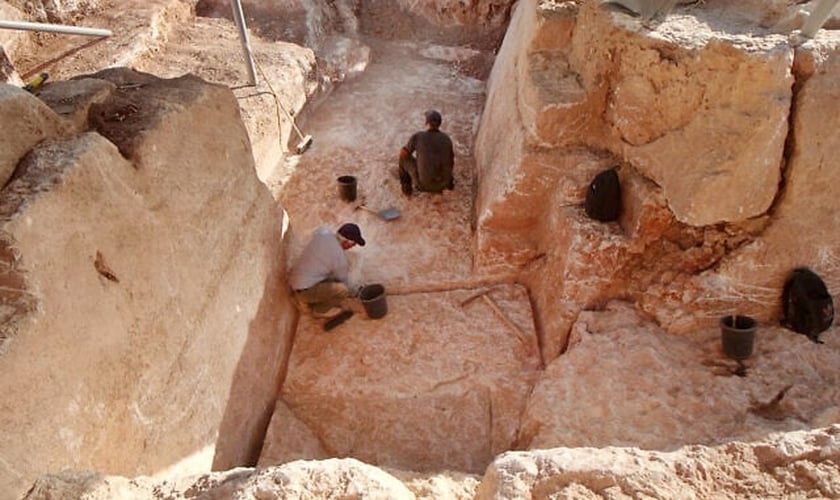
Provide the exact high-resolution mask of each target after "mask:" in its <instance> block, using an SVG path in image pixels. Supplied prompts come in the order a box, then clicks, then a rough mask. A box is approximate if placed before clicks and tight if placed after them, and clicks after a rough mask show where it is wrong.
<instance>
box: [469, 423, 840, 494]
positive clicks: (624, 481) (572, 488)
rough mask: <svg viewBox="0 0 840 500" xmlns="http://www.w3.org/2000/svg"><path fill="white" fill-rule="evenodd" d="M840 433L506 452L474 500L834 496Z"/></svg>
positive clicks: (839, 491) (839, 429)
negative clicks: (665, 446)
mask: <svg viewBox="0 0 840 500" xmlns="http://www.w3.org/2000/svg"><path fill="white" fill-rule="evenodd" d="M838 444H840V427H838V426H836V425H835V426H832V427H830V428H827V429H823V430H816V431H811V432H792V433H788V434H782V435H776V436H771V437H769V438H768V439H766V440H764V441H762V442H757V443H730V444H727V445H724V446H720V447H717V448H705V447H702V446H688V447H685V448H681V449H680V450H677V451H674V452H671V453H661V452H643V451H639V450H636V449H631V448H606V449H602V450H596V449H592V448H576V449H574V450H571V449H554V450H543V451H534V452H510V453H506V454H504V455H502V456H501V457H499V458H498V459H496V461H495V462H494V463H493V465H492V466H491V467H490V468H489V469H488V470H487V473H486V474H485V476H484V479H483V480H482V482H481V484H480V485H479V487H478V490H477V492H476V496H475V498H477V499H490V498H534V497H549V496H550V497H558V498H583V499H590V498H591V499H596V498H604V497H625V496H626V497H629V498H640V497H648V498H774V497H775V498H778V497H784V496H787V495H790V494H791V492H797V494H801V495H802V496H804V497H812V496H813V497H821V498H834V497H836V496H837V495H838V494H840V489H838V484H840V468H838V466H837V463H838V460H837V459H838V450H840V447H838Z"/></svg>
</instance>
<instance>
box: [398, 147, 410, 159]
mask: <svg viewBox="0 0 840 500" xmlns="http://www.w3.org/2000/svg"><path fill="white" fill-rule="evenodd" d="M409 156H411V153H409V152H408V150H407V149H405V148H400V158H402V159H403V160H405V159H406V158H408V157H409Z"/></svg>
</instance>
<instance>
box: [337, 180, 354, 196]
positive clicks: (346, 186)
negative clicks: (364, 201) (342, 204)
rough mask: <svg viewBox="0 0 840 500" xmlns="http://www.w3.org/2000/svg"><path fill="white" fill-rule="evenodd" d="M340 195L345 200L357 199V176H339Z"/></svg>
mask: <svg viewBox="0 0 840 500" xmlns="http://www.w3.org/2000/svg"><path fill="white" fill-rule="evenodd" d="M338 196H340V197H341V199H342V200H344V201H356V178H355V177H353V176H352V175H342V176H341V177H339V178H338Z"/></svg>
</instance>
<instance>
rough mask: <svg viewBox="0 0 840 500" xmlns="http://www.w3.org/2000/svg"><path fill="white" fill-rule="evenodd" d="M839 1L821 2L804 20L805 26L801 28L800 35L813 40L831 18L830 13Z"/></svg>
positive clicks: (827, 0)
mask: <svg viewBox="0 0 840 500" xmlns="http://www.w3.org/2000/svg"><path fill="white" fill-rule="evenodd" d="M838 2H840V0H821V1H820V2H819V3H818V4H817V6H816V7H814V10H813V11H812V12H811V13H810V14H809V15H808V18H807V19H805V25H804V26H802V35H803V36H807V37H808V38H814V35H816V34H817V31H819V29H820V28H822V26H823V24H825V22H826V21H827V20H828V18H829V16H831V12H832V11H833V10H834V7H836V6H837V3H838Z"/></svg>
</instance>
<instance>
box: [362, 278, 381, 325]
mask: <svg viewBox="0 0 840 500" xmlns="http://www.w3.org/2000/svg"><path fill="white" fill-rule="evenodd" d="M359 300H361V301H362V306H364V308H365V312H366V313H367V315H368V317H369V318H371V319H379V318H381V317H383V316H385V315H386V314H388V302H387V301H386V300H385V287H384V286H382V285H380V284H374V285H367V286H365V287H363V288H362V290H361V291H360V292H359Z"/></svg>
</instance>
